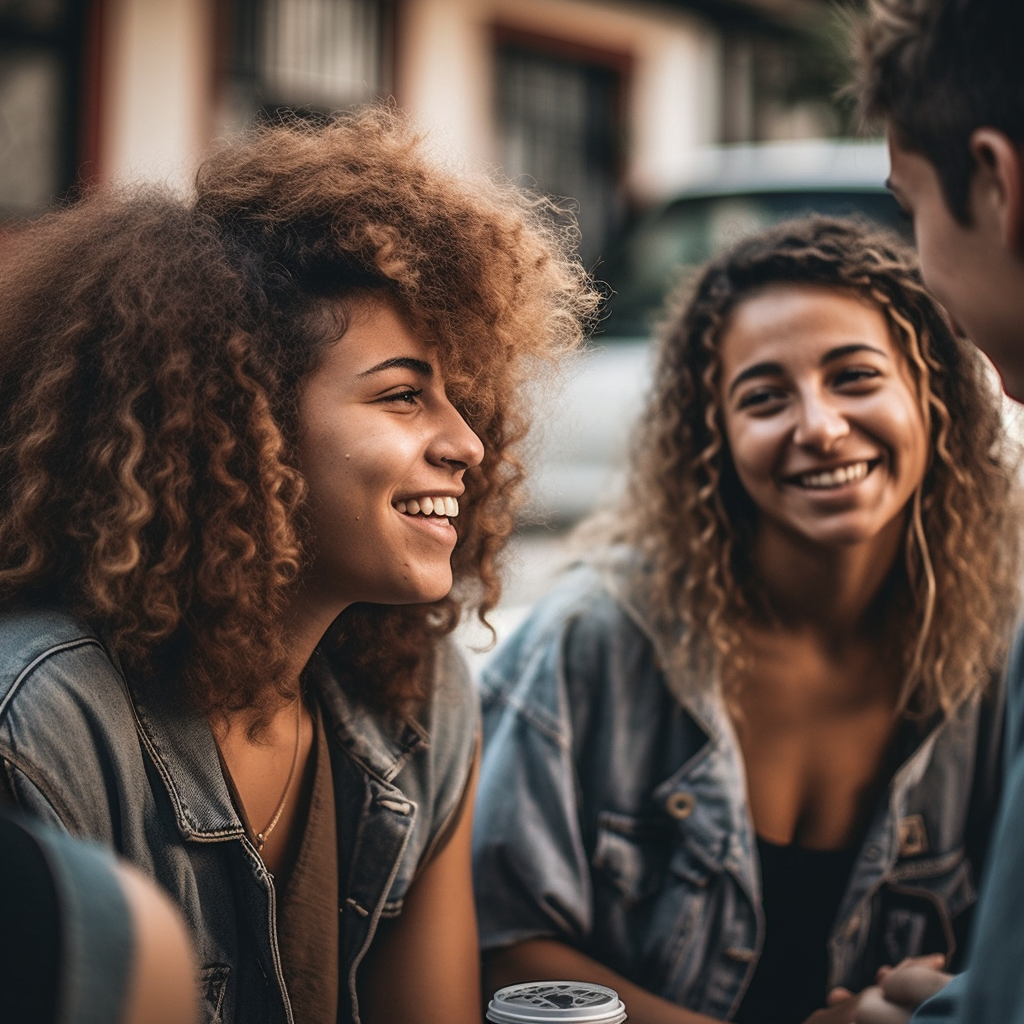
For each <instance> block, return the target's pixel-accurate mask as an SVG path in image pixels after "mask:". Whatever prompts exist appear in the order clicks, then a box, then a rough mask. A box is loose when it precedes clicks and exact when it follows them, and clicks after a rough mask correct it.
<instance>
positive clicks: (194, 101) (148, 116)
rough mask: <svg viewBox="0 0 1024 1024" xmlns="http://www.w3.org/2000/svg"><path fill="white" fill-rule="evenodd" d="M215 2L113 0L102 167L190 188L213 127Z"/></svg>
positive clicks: (106, 42)
mask: <svg viewBox="0 0 1024 1024" xmlns="http://www.w3.org/2000/svg"><path fill="white" fill-rule="evenodd" d="M213 6H214V5H213V4H212V3H209V2H208V0H106V3H105V5H104V25H103V31H104V37H103V40H102V42H101V66H100V90H101V95H100V138H99V167H100V173H101V174H102V175H103V176H104V177H106V178H114V179H118V180H133V181H134V180H149V181H154V180H155V181H162V182H167V183H169V184H171V185H173V186H175V187H185V186H186V185H187V184H188V181H189V179H190V177H191V174H192V172H193V170H194V168H195V164H196V160H197V158H198V156H199V155H200V154H201V153H202V151H203V149H204V148H205V146H206V145H207V144H208V142H209V134H210V131H211V126H212V89H213V65H212V60H213V37H214V23H213Z"/></svg>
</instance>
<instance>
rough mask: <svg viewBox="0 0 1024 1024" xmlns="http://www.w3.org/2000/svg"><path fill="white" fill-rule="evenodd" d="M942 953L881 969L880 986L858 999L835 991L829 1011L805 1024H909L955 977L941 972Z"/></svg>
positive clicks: (844, 991)
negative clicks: (918, 1011) (921, 1007)
mask: <svg viewBox="0 0 1024 1024" xmlns="http://www.w3.org/2000/svg"><path fill="white" fill-rule="evenodd" d="M945 962H946V958H945V957H944V956H943V955H942V954H941V953H932V954H929V955H927V956H917V957H908V958H907V959H906V960H902V961H901V962H900V963H899V964H898V965H897V966H896V967H880V968H879V970H878V975H877V979H876V984H874V985H870V986H869V987H868V988H865V989H863V990H861V991H860V992H858V993H857V994H856V995H854V994H853V993H852V992H851V991H850V990H849V989H847V988H834V989H833V990H832V991H831V992H830V993H829V994H828V999H827V1007H826V1008H825V1009H823V1010H816V1011H815V1012H814V1013H812V1014H811V1016H810V1017H808V1018H807V1020H806V1021H805V1022H804V1024H907V1021H909V1020H910V1016H911V1014H912V1013H913V1012H914V1010H916V1009H917V1007H918V1006H920V1004H921V1003H923V1002H924V1001H925V1000H926V999H930V998H931V997H932V996H933V995H935V993H936V992H938V991H939V989H941V988H942V987H943V986H944V985H945V984H946V982H948V981H949V979H950V977H952V975H949V974H946V972H945V971H942V970H941V969H940V968H941V967H942V966H943V965H944V964H945Z"/></svg>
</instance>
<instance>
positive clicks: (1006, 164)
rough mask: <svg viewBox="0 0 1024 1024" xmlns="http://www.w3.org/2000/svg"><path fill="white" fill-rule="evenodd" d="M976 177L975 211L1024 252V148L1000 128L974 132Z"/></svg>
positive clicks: (973, 184) (974, 214)
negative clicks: (1023, 150)
mask: <svg viewBox="0 0 1024 1024" xmlns="http://www.w3.org/2000/svg"><path fill="white" fill-rule="evenodd" d="M970 150H971V156H973V157H974V178H973V180H972V182H971V207H972V209H971V213H972V217H973V218H974V219H975V220H976V221H978V222H979V224H987V225H989V226H990V227H992V228H993V229H994V230H996V231H997V232H998V234H999V238H1000V241H1001V242H1002V244H1003V245H1005V246H1007V248H1009V249H1010V250H1012V251H1013V253H1014V254H1016V255H1018V256H1024V152H1022V148H1021V147H1019V146H1017V145H1016V144H1015V143H1014V142H1012V141H1011V140H1010V139H1009V138H1008V137H1007V136H1006V135H1004V134H1003V133H1002V132H1001V131H999V130H997V129H996V128H976V129H975V130H974V131H973V132H972V133H971V139H970Z"/></svg>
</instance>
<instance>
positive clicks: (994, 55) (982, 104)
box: [858, 0, 1024, 1024]
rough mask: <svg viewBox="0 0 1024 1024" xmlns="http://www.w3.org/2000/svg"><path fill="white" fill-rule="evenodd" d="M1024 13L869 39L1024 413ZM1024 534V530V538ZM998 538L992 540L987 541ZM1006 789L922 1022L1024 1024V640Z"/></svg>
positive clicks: (963, 282) (865, 30) (877, 12)
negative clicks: (965, 918) (959, 954)
mask: <svg viewBox="0 0 1024 1024" xmlns="http://www.w3.org/2000/svg"><path fill="white" fill-rule="evenodd" d="M1022 39H1024V4H1021V3H1020V2H1019V0H872V3H871V4H870V7H869V11H868V15H867V18H866V19H865V20H864V21H863V22H862V23H861V27H860V30H859V48H860V77H859V81H858V90H859V93H860V101H861V104H862V109H863V111H864V113H865V115H866V116H867V117H868V118H869V119H872V120H875V119H882V120H884V121H885V122H887V126H888V135H889V151H890V155H891V167H892V170H891V174H890V178H889V186H890V188H891V189H892V192H893V194H894V195H895V196H896V199H897V200H898V201H899V203H900V205H901V206H902V207H903V209H904V210H905V211H906V212H907V214H908V215H909V216H910V217H911V218H912V220H913V223H914V233H915V235H916V238H917V248H918V252H919V254H920V260H921V270H922V273H923V275H924V280H925V283H926V284H927V285H928V287H929V288H930V289H931V291H932V292H933V293H934V294H935V295H936V297H937V298H938V299H939V300H940V301H941V302H942V303H943V304H944V305H945V306H946V308H947V309H949V311H950V313H951V314H952V315H953V316H954V317H955V318H956V319H957V320H958V321H959V322H960V323H961V324H962V325H963V328H964V330H965V331H966V333H967V335H968V337H969V338H970V339H971V340H972V341H973V342H975V343H976V344H977V345H979V346H980V347H981V348H982V349H983V350H984V351H985V352H986V353H987V354H988V355H989V356H990V357H991V359H992V361H993V362H994V363H995V365H996V368H997V369H998V371H999V374H1000V376H1001V378H1002V381H1003V386H1004V387H1005V389H1006V391H1007V393H1008V394H1009V395H1010V397H1012V398H1015V399H1017V400H1018V401H1022V400H1024V61H1022V60H1021V40H1022ZM1021 525H1024V524H1018V526H1021ZM983 528H987V527H983ZM1007 693H1008V709H1009V710H1008V715H1007V756H1006V785H1005V793H1004V797H1003V804H1002V807H1001V810H1000V816H999V820H998V827H997V831H996V833H995V837H994V840H993V843H994V846H993V854H992V858H991V865H990V867H989V868H988V870H987V871H986V875H985V879H984V886H983V890H982V893H981V897H980V900H979V907H978V913H977V915H976V920H975V924H974V930H973V934H972V937H971V942H970V951H969V955H968V969H967V971H966V972H965V974H963V975H961V976H960V977H958V978H957V979H956V980H955V981H954V982H952V983H950V984H949V985H948V986H947V987H946V988H944V989H943V990H942V991H941V993H940V994H939V995H938V996H936V997H935V998H934V999H932V1000H930V1001H929V1002H927V1003H925V1005H923V1006H922V1007H921V1009H920V1010H919V1011H918V1012H917V1013H915V1014H914V1016H913V1020H914V1021H915V1022H921V1024H923V1022H925V1021H955V1022H957V1024H1019V1022H1022V1021H1024V970H1022V969H1021V965H1022V964H1024V882H1022V878H1024V635H1022V636H1020V637H1019V638H1018V639H1017V641H1016V642H1015V648H1014V654H1013V656H1012V658H1011V663H1010V668H1009V681H1008V684H1007ZM947 980H948V975H945V974H942V973H940V972H935V971H928V970H925V969H922V968H921V967H920V966H919V965H918V966H915V967H914V968H913V969H912V970H910V971H895V972H891V973H889V974H887V975H886V976H885V977H884V978H883V979H882V980H881V995H883V996H885V997H886V998H887V1001H886V1002H885V1003H884V1004H881V1005H877V1006H875V1008H874V1009H870V1008H869V1009H870V1012H868V1011H866V1012H865V1014H864V1015H863V1016H862V1017H861V1018H860V1019H861V1020H862V1021H863V1022H864V1024H899V1022H903V1021H906V1020H907V1019H908V1018H910V1014H911V1011H912V1010H913V1009H914V1008H915V1007H917V1006H918V1005H919V1004H920V1003H921V1002H922V1000H924V999H926V998H927V997H928V996H929V995H931V994H932V993H934V992H935V991H936V990H937V989H942V986H943V985H944V984H945V982H946V981H947Z"/></svg>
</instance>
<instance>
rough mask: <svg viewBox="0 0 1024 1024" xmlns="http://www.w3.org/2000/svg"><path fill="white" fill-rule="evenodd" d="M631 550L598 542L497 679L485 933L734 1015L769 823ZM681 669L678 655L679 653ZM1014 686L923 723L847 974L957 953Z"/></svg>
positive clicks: (914, 734)
mask: <svg viewBox="0 0 1024 1024" xmlns="http://www.w3.org/2000/svg"><path fill="white" fill-rule="evenodd" d="M644 593H645V587H644V578H643V573H642V572H641V571H640V570H639V569H637V568H636V566H635V560H634V559H633V558H632V557H631V556H630V554H629V553H628V552H625V551H623V550H621V549H620V550H617V551H613V552H610V553H606V554H605V555H604V556H600V555H595V556H593V558H592V560H591V562H590V563H589V564H581V565H578V566H576V567H574V568H573V569H572V570H570V571H569V572H568V573H567V574H566V575H565V576H564V578H563V579H562V581H561V582H560V584H559V585H558V586H557V587H556V589H555V590H554V591H553V592H552V593H550V594H549V595H548V596H547V597H546V598H545V599H544V600H543V601H541V602H540V603H539V604H538V605H537V607H536V608H535V609H534V610H533V612H532V613H531V615H530V617H529V618H528V619H527V621H526V622H525V623H524V624H523V625H522V626H521V627H520V628H519V630H518V631H517V632H516V633H515V634H514V635H513V636H512V637H510V638H509V639H508V640H507V641H506V642H505V643H504V644H503V645H502V647H501V648H500V649H499V651H498V652H497V654H496V656H495V657H494V658H493V660H492V662H491V663H490V665H489V666H488V668H487V669H486V671H485V672H484V676H483V680H482V695H483V714H484V757H483V765H482V772H481V778H480V788H479V795H478V800H477V809H476V824H475V829H474V883H475V887H476V893H477V904H478V914H479V921H480V932H481V943H482V945H483V947H484V948H485V949H494V948H498V947H502V946H506V945H509V944H512V943H515V942H517V941H521V940H524V939H528V938H532V937H539V936H550V937H556V938H558V939H560V940H562V941H565V942H567V943H569V944H571V945H573V946H575V947H577V948H579V949H581V950H582V951H583V952H585V953H587V954H588V955H590V956H592V957H594V958H595V959H597V960H599V961H601V962H603V963H605V964H607V965H608V966H610V967H611V968H613V969H614V970H616V971H618V972H619V973H621V974H623V975H624V976H626V977H627V978H630V979H632V980H633V981H635V982H637V983H638V984H640V985H642V986H643V987H645V988H647V989H649V990H650V991H653V992H655V993H657V994H659V995H661V996H663V997H664V998H666V999H669V1000H672V1001H674V1002H676V1003H678V1004H680V1005H682V1006H685V1007H688V1008H689V1009H692V1010H695V1011H699V1012H701V1013H705V1014H708V1015H710V1016H712V1017H717V1018H719V1019H729V1018H730V1016H731V1014H733V1013H734V1012H735V1011H736V1009H737V1007H738V1006H739V1003H740V1001H741V999H742V997H743V994H744V992H745V990H746V987H747V985H748V984H749V981H750V978H751V976H752V974H753V972H754V969H755V967H756V965H757V960H758V957H759V955H760V951H761V947H762V941H763V935H764V920H763V912H762V907H761V899H760V878H759V867H758V861H757V850H756V840H755V835H754V831H753V826H752V824H751V820H750V816H749V812H748V808H747V803H746V789H745V781H744V778H745V776H744V765H743V760H742V755H741V752H740V749H739V747H738V744H737V740H736V737H735V734H734V731H733V728H732V725H731V722H730V719H729V716H728V714H727V712H726V709H725V707H724V704H723V702H722V699H721V696H720V693H719V691H718V689H717V687H716V686H715V685H712V683H711V681H709V680H707V679H704V678H695V677H694V676H693V675H692V674H691V673H689V672H688V671H687V670H686V669H685V668H682V667H679V666H678V659H675V662H674V659H673V653H674V651H676V650H677V649H678V634H677V635H667V634H665V633H663V632H659V631H658V630H657V629H656V628H655V627H654V625H653V623H652V617H651V615H650V614H649V612H648V609H646V608H645V606H644V597H643V595H644ZM674 664H675V666H676V667H673V665H674ZM1001 714H1002V706H1001V700H999V699H998V694H996V695H995V696H994V698H993V699H991V700H985V701H982V700H980V699H979V698H972V699H971V700H969V701H967V702H965V703H964V704H962V705H961V706H960V707H958V708H957V709H956V710H955V711H954V712H953V713H952V714H951V715H950V716H949V717H948V718H947V719H945V720H939V721H937V722H934V723H931V725H930V726H922V727H919V728H918V727H912V726H909V725H908V727H907V730H906V735H905V736H904V737H902V738H901V740H900V743H901V748H900V750H899V751H898V754H899V767H898V768H897V770H896V771H895V773H894V775H893V777H892V781H891V783H890V785H889V786H888V789H887V790H886V792H885V793H884V795H883V796H882V798H881V799H880V801H879V804H878V806H877V809H876V811H875V813H874V816H873V817H872V819H871V821H870V824H869V826H868V829H867V833H866V835H865V837H864V840H863V843H862V845H861V849H860V853H859V855H858V857H857V860H856V863H855V865H854V868H853V871H852V873H851V876H850V880H849V883H848V886H847V890H846V893H845V896H844V897H843V900H842V903H841V906H840V910H839V914H838V917H837V920H836V922H835V925H834V927H833V929H832V933H831V936H830V939H829V964H830V967H829V984H830V985H836V984H843V985H847V986H849V987H851V988H853V989H855V990H856V989H859V988H860V987H862V986H863V985H864V984H865V983H869V982H870V981H871V980H873V976H874V972H875V969H876V968H877V966H879V965H880V964H883V963H895V962H897V961H899V960H900V959H901V958H902V957H904V956H909V955H912V954H916V953H922V952H926V951H929V952H930V951H935V950H938V951H943V952H949V953H955V951H956V950H957V949H958V948H959V944H960V936H961V933H962V932H963V930H964V928H965V926H966V917H967V916H968V915H967V914H966V913H965V912H966V911H967V910H968V909H969V908H970V907H971V906H972V904H973V903H974V901H975V878H976V875H977V871H978V862H979V860H980V858H981V857H982V856H983V851H984V847H985V843H986V840H987V835H988V830H989V825H990V819H991V814H992V810H993V805H994V803H995V800H996V798H997V794H996V791H995V788H996V784H997V780H998V778H999V751H998V746H999V736H1000V732H1001Z"/></svg>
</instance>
